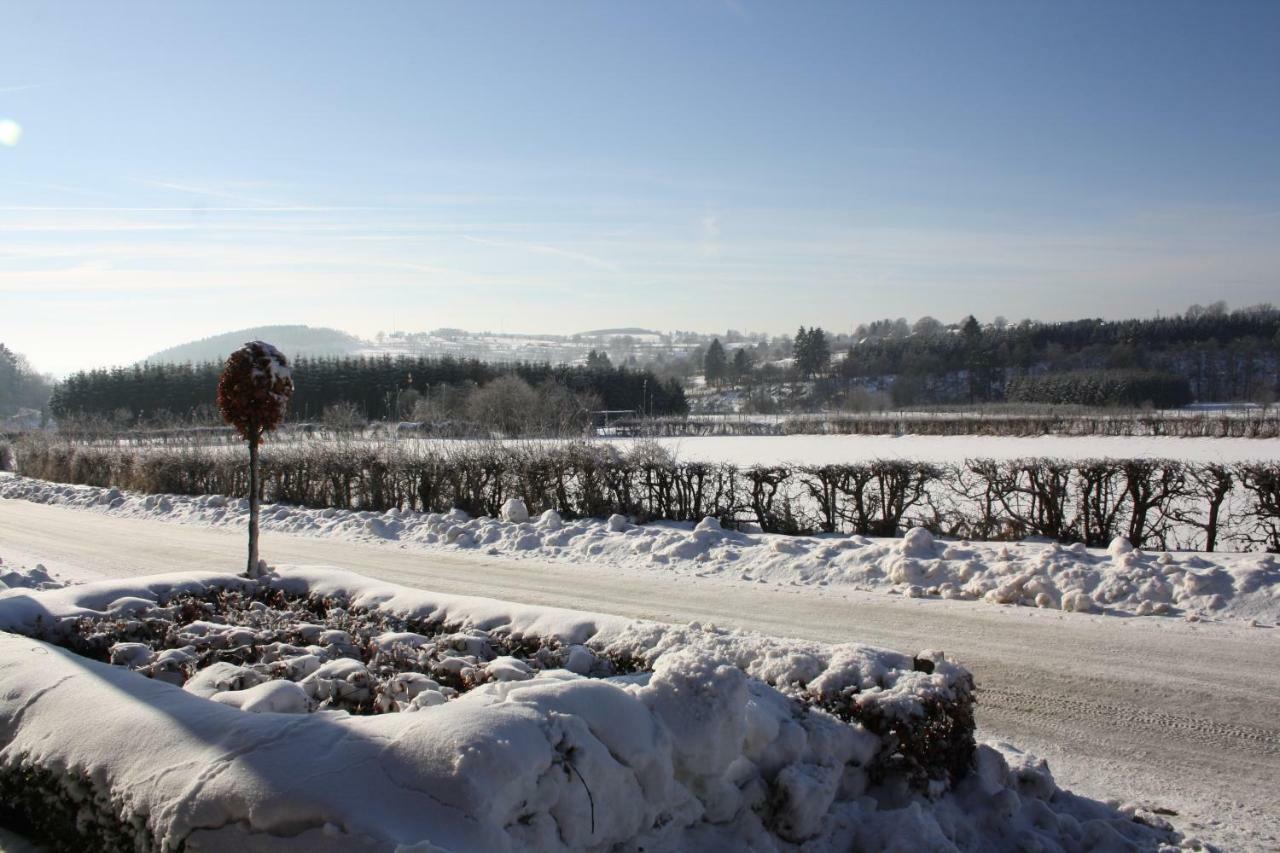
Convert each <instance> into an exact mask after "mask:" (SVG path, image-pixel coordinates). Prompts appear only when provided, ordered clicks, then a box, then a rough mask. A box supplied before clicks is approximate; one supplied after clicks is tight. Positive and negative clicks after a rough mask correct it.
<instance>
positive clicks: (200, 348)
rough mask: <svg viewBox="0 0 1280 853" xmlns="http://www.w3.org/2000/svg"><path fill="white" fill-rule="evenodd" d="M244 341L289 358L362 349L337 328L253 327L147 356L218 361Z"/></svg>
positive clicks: (171, 361)
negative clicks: (261, 344) (260, 343)
mask: <svg viewBox="0 0 1280 853" xmlns="http://www.w3.org/2000/svg"><path fill="white" fill-rule="evenodd" d="M246 341H266V342H267V343H269V344H274V345H275V346H276V348H277V349H279V350H280V351H281V352H283V353H284V354H285V355H287V356H289V357H291V358H292V357H294V356H299V355H305V356H319V355H353V354H355V353H357V352H359V351H360V350H361V349H363V348H364V347H365V346H366V344H365V342H364V341H362V340H360V339H359V338H357V337H355V336H354V335H348V334H347V333H346V332H341V331H338V330H337V329H326V328H313V327H311V326H255V327H254V328H252V329H240V330H238V331H235V332H227V333H225V334H222V335H214V336H213V337H211V338H203V339H201V340H198V341H191V342H190V343H185V344H179V345H178V346H175V347H169V348H168V349H163V350H160V352H158V353H155V354H153V355H149V356H147V357H146V358H145V359H143V360H144V361H149V362H152V363H169V364H184V363H186V362H196V363H198V362H204V361H222V360H223V359H225V358H226V357H227V356H228V355H230V354H231V353H232V351H234V350H235V349H236V348H237V347H239V346H240V345H241V344H243V343H245V342H246Z"/></svg>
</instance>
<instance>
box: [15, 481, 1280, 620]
mask: <svg viewBox="0 0 1280 853" xmlns="http://www.w3.org/2000/svg"><path fill="white" fill-rule="evenodd" d="M3 497H8V498H17V499H23V500H29V501H33V502H37V503H46V504H53V505H58V506H68V507H76V508H79V509H85V510H91V511H96V512H102V513H108V514H111V515H119V516H124V517H130V518H148V519H162V520H167V521H173V522H182V523H189V524H198V525H208V526H220V527H232V528H237V527H241V526H243V525H244V523H245V517H246V514H247V503H248V502H247V501H245V500H244V499H242V498H241V499H236V498H226V497H223V496H220V495H202V496H198V497H187V496H181V495H146V494H137V493H131V492H122V491H120V490H118V489H103V488H96V487H93V486H70V485H64V484H59V483H48V482H45V481H43V480H34V479H30V478H20V477H0V498H3ZM500 515H501V517H500V518H485V517H480V518H470V517H468V516H467V514H466V513H464V512H462V511H460V510H452V511H450V512H448V513H443V514H441V513H417V512H411V511H400V510H398V509H391V510H388V511H386V512H372V511H352V510H339V509H333V508H329V509H305V508H300V507H296V506H284V505H279V504H277V505H268V506H267V507H265V508H264V510H263V515H262V525H263V529H265V530H268V531H273V532H277V533H289V534H295V535H304V536H322V537H331V538H335V539H341V540H347V541H373V542H394V543H400V544H402V545H406V546H409V547H414V548H420V549H423V550H435V549H446V550H450V551H453V550H459V551H464V552H471V553H478V554H485V555H494V556H496V555H504V556H510V557H517V558H523V557H531V558H534V559H537V560H539V561H550V562H557V563H569V564H584V565H588V566H600V565H608V566H611V567H614V568H615V569H619V570H626V571H635V572H641V573H650V574H655V575H664V576H671V575H676V576H679V575H684V576H692V577H694V578H697V579H699V580H701V579H704V578H705V579H721V580H724V581H730V582H744V583H751V584H762V585H765V587H764V588H771V589H774V590H775V591H779V590H782V589H792V588H794V587H797V586H800V587H815V588H816V587H826V588H829V589H836V590H838V589H840V588H842V587H845V588H848V587H852V588H855V589H863V590H877V591H881V592H886V593H896V594H901V595H907V596H912V597H921V598H930V597H932V598H943V599H958V600H969V601H983V602H988V603H991V604H1016V605H1023V606H1028V607H1039V608H1047V609H1053V610H1069V611H1076V612H1089V613H1115V614H1128V615H1136V616H1184V617H1187V618H1191V619H1201V618H1205V619H1222V618H1234V619H1242V620H1246V621H1247V620H1257V621H1259V622H1261V623H1263V624H1277V623H1280V562H1278V561H1277V559H1276V557H1275V556H1274V555H1272V554H1260V553H1242V554H1225V553H1217V554H1205V553H1186V552H1159V551H1144V550H1142V549H1138V548H1134V547H1133V546H1132V543H1130V542H1129V541H1128V540H1127V539H1125V538H1123V537H1117V538H1116V539H1114V540H1112V541H1111V542H1110V543H1108V546H1107V547H1106V548H1105V549H1104V548H1086V547H1085V546H1084V545H1083V544H1080V543H1076V544H1074V545H1068V546H1062V545H1059V544H1057V543H1054V542H1015V543H1008V544H1005V543H1000V542H971V541H966V540H958V541H957V540H950V541H948V540H941V539H935V538H934V537H933V535H932V534H930V533H929V531H928V530H927V529H926V528H921V527H917V528H912V529H911V530H910V531H908V532H907V533H906V535H905V536H902V537H892V538H888V537H886V538H872V537H865V536H858V535H853V536H842V535H819V536H785V535H780V534H769V533H755V532H743V531H740V530H731V529H726V528H724V527H722V526H721V525H720V523H719V522H718V521H717V520H716V519H714V518H706V519H703V520H701V521H699V522H698V523H697V524H689V523H687V522H686V523H652V524H644V525H637V524H631V523H630V522H629V521H628V520H627V519H626V518H625V517H623V516H611V517H610V518H607V519H578V520H565V519H563V518H561V516H560V515H559V514H558V513H556V512H555V511H554V510H548V511H546V512H544V513H542V514H540V515H538V516H530V515H529V512H528V509H527V507H526V506H525V504H524V502H523V501H521V500H519V499H514V498H513V499H509V500H508V501H507V502H506V503H505V504H504V505H503V507H502V508H501V512H500Z"/></svg>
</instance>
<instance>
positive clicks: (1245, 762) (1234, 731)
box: [0, 500, 1280, 850]
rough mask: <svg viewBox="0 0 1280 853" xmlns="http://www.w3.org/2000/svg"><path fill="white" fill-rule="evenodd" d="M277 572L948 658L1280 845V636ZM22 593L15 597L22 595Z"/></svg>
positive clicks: (807, 595) (560, 569)
mask: <svg viewBox="0 0 1280 853" xmlns="http://www.w3.org/2000/svg"><path fill="white" fill-rule="evenodd" d="M243 554H244V539H243V534H242V533H239V532H236V531H227V530H220V529H213V528H203V527H195V526H190V525H175V524H167V523H164V522H160V521H151V520H142V519H122V518H113V517H110V516H106V515H100V514H97V513H88V512H81V511H76V510H71V509H64V508H59V507H51V506H41V505H36V504H31V503H27V502H25V501H8V500H0V558H3V559H4V561H5V562H6V563H7V564H23V563H25V564H27V565H33V564H35V563H37V562H41V563H44V564H45V565H46V566H47V567H48V568H49V569H50V570H52V571H53V572H55V573H61V574H63V575H64V577H67V578H76V577H80V578H88V577H92V576H110V577H120V576H129V575H141V574H150V573H158V572H171V571H180V570H186V569H218V570H224V571H225V570H234V569H237V568H239V567H240V566H241V564H242V562H243V559H244V558H243ZM263 554H264V556H265V557H266V558H267V559H268V560H269V561H272V562H281V563H304V564H305V563H310V564H326V565H334V566H340V567H344V568H348V569H351V570H354V571H358V572H361V573H363V574H367V575H370V576H373V577H379V578H384V579H386V580H390V581H394V582H396V583H402V584H407V585H410V586H419V587H424V588H429V589H434V590H439V591H442V592H457V593H465V594H470V595H488V596H493V597H496V598H505V599H511V600H516V601H524V602H529V603H533V604H549V605H556V606H561V607H574V608H586V609H590V610H598V611H603V612H610V613H617V614H622V615H626V616H637V617H640V616H642V617H646V618H651V619H661V620H666V621H679V622H687V621H691V620H695V619H696V620H701V621H711V622H716V623H719V624H731V625H737V626H742V627H748V628H753V629H756V630H760V631H767V632H769V633H773V634H776V635H779V636H793V637H806V638H812V639H817V640H825V641H831V642H839V641H846V640H851V641H861V642H868V643H875V644H880V645H885V646H888V647H890V648H895V649H901V650H904V651H909V652H914V651H918V650H921V649H927V648H933V649H943V650H945V651H947V652H948V653H951V654H954V655H955V656H956V657H958V658H959V660H960V661H961V662H962V663H964V664H966V665H967V666H969V668H970V669H971V670H972V671H973V673H974V675H975V677H976V678H977V682H978V686H979V702H980V705H979V715H978V723H979V727H980V729H981V732H980V735H981V736H983V737H989V738H999V739H1006V740H1009V741H1011V742H1013V743H1015V744H1017V745H1018V746H1019V747H1021V748H1024V749H1028V750H1030V751H1032V752H1034V753H1037V754H1039V755H1041V756H1043V757H1045V758H1047V759H1048V760H1049V763H1050V766H1051V767H1052V768H1053V771H1054V774H1055V776H1056V777H1057V778H1058V781H1059V784H1061V785H1062V786H1063V787H1067V788H1071V789H1073V790H1075V791H1077V792H1079V793H1082V794H1086V795H1089V796H1093V797H1098V798H1108V797H1111V798H1117V799H1121V800H1131V801H1137V802H1139V803H1142V804H1144V805H1146V806H1148V807H1160V808H1166V809H1172V810H1174V811H1176V812H1178V816H1177V817H1173V818H1171V820H1172V821H1173V822H1174V823H1175V824H1176V825H1177V826H1178V827H1179V828H1180V829H1182V830H1183V831H1184V832H1187V833H1188V834H1189V835H1195V836H1199V837H1201V838H1204V839H1205V840H1207V841H1210V842H1212V843H1215V844H1218V845H1221V846H1222V847H1224V848H1225V849H1229V850H1275V849H1280V809H1277V808H1276V803H1277V802H1280V667H1278V666H1277V665H1276V660H1277V656H1280V631H1278V630H1275V629H1268V628H1250V627H1246V626H1243V625H1239V626H1237V625H1221V624H1203V623H1202V624H1191V623H1187V622H1183V621H1176V620H1172V619H1167V618H1117V617H1115V616H1087V615H1081V614H1071V613H1062V612H1060V611H1041V610H1033V609H1029V608H1013V607H999V608H993V607H992V606H991V605H989V604H979V603H973V602H960V601H938V600H929V599H897V598H894V597H890V596H885V595H884V594H882V593H857V592H848V591H843V590H831V589H827V588H821V587H820V588H804V587H763V588H762V587H760V586H758V585H754V584H741V583H733V582H727V581H721V580H712V579H690V578H682V577H678V576H672V577H670V578H655V577H653V576H652V575H644V576H640V575H633V574H629V573H622V572H618V571H614V570H611V569H610V568H609V567H608V566H603V565H602V566H581V565H574V566H567V565H563V564H557V565H551V564H548V563H538V562H535V561H533V560H520V561H514V560H503V559H497V558H493V557H485V556H481V555H474V556H473V555H470V554H467V555H462V554H440V553H430V554H424V553H422V552H420V551H415V550H410V549H406V548H403V547H400V546H398V545H387V544H356V543H349V542H342V541H336V540H331V539H317V538H305V537H293V536H284V535H280V534H268V535H266V536H264V540H263ZM17 594H20V593H17Z"/></svg>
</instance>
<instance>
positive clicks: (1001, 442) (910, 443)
mask: <svg viewBox="0 0 1280 853" xmlns="http://www.w3.org/2000/svg"><path fill="white" fill-rule="evenodd" d="M627 441H628V440H627V439H617V440H615V443H617V444H618V445H620V448H619V449H623V447H621V445H626V443H627ZM630 441H631V442H632V443H635V442H636V441H639V440H638V439H631V440H630ZM645 441H656V442H657V443H658V444H660V445H661V446H662V447H664V448H665V449H666V450H668V451H669V452H670V453H672V454H673V455H674V456H676V457H677V458H679V459H682V460H685V461H701V462H729V463H732V464H735V465H740V466H743V467H748V466H751V465H777V464H783V463H793V464H803V465H840V464H850V463H854V462H866V461H871V460H876V459H909V460H914V461H919V462H937V463H953V462H956V461H958V460H961V459H1024V458H1034V457H1041V458H1043V457H1049V458H1055V459H1100V458H1113V459H1180V460H1183V461H1186V462H1246V461H1251V460H1256V459H1274V458H1276V457H1277V456H1278V455H1280V439H1274V438H1175V437H1170V436H1144V437H1120V436H1063V435H1040V436H994V435H954V436H951V435H948V436H933V435H778V436H706V437H703V436H693V437H686V438H659V439H645Z"/></svg>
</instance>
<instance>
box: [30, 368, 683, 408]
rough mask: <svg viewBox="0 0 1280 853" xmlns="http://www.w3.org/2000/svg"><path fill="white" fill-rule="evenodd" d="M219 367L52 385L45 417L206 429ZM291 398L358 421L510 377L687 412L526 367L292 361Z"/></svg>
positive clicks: (646, 390)
mask: <svg viewBox="0 0 1280 853" xmlns="http://www.w3.org/2000/svg"><path fill="white" fill-rule="evenodd" d="M221 370H222V365H221V364H220V363H217V362H207V363H203V364H151V363H147V364H140V365H135V366H133V367H117V368H111V369H100V370H91V371H82V372H80V373H76V374H73V375H72V376H69V377H67V378H66V379H65V380H64V381H62V382H60V383H58V384H57V385H56V386H55V387H54V389H53V393H52V396H51V397H50V400H49V410H50V412H51V413H52V414H53V416H54V417H55V418H58V419H60V420H66V419H74V418H77V417H85V416H90V417H110V418H115V419H116V420H118V421H123V422H126V423H130V424H135V423H151V422H156V421H160V420H165V419H181V420H184V421H186V420H190V421H195V422H213V421H215V420H216V414H215V413H214V412H213V409H212V403H213V399H214V395H215V393H216V390H217V386H218V375H219V373H220V372H221ZM293 372H294V377H295V380H296V385H297V391H296V393H295V394H294V398H293V403H292V406H291V408H292V411H293V416H294V417H295V418H298V419H301V420H311V419H316V418H319V417H320V416H321V414H322V413H323V412H324V410H325V409H326V408H328V407H330V406H333V405H335V404H341V403H350V404H354V405H355V406H356V407H357V409H358V410H359V411H360V412H361V413H362V414H363V415H364V416H365V417H367V418H370V419H374V420H381V419H387V418H391V419H394V418H397V417H400V416H401V415H402V414H403V412H402V406H401V399H402V398H403V397H405V396H406V395H407V392H410V391H412V392H415V393H416V394H418V395H430V394H431V393H432V392H436V393H439V391H440V390H441V389H443V388H476V387H480V386H484V385H486V384H488V383H490V382H492V381H493V380H495V379H497V378H498V377H501V376H512V375H514V376H517V377H519V378H520V379H522V380H524V381H525V382H527V383H529V384H530V385H533V386H541V385H545V384H547V383H554V384H556V385H559V386H563V387H564V388H566V389H568V390H569V391H571V392H573V393H575V394H580V395H584V396H585V395H591V396H592V397H593V398H595V399H598V400H599V401H600V403H601V405H603V406H604V407H605V408H607V409H633V410H635V411H637V412H644V413H652V414H655V415H679V414H684V413H685V412H687V411H688V405H687V403H686V401H685V396H684V389H683V388H682V387H681V386H680V383H679V382H677V381H675V380H667V381H662V380H660V379H659V378H658V377H657V376H655V375H654V374H653V373H652V372H650V371H648V370H637V369H633V368H628V367H614V366H612V365H610V364H608V363H607V361H604V362H602V361H596V362H595V363H593V364H592V365H591V366H576V367H571V366H567V365H550V364H534V363H525V362H521V363H515V364H505V365H504V364H490V363H485V362H481V361H478V360H475V359H456V358H450V357H444V358H426V357H419V358H411V357H401V358H390V357H384V358H353V357H330V358H299V359H297V360H296V361H295V362H294V364H293Z"/></svg>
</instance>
